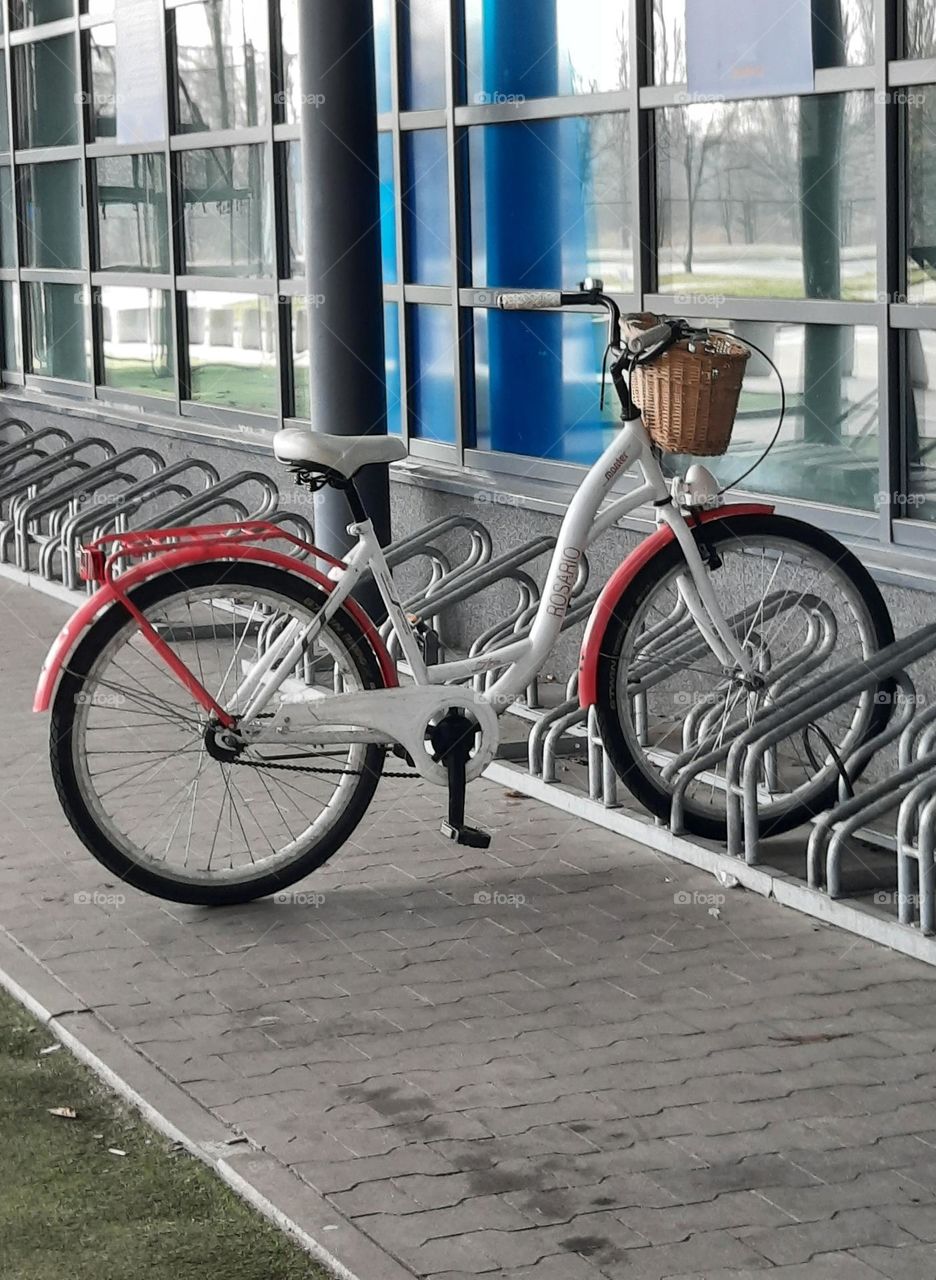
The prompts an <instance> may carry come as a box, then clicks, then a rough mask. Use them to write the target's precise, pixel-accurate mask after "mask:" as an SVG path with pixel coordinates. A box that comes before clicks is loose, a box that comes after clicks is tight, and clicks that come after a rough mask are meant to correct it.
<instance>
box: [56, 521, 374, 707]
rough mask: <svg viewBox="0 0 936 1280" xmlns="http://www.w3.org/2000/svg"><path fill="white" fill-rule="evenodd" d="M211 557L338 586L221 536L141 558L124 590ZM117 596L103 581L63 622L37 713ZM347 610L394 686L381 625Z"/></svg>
mask: <svg viewBox="0 0 936 1280" xmlns="http://www.w3.org/2000/svg"><path fill="white" fill-rule="evenodd" d="M212 560H214V561H220V560H223V561H231V560H248V561H252V562H254V563H258V564H268V565H271V566H273V567H274V568H277V569H285V570H286V571H287V572H288V573H293V574H298V575H299V576H300V577H303V578H308V579H309V580H310V581H311V582H314V583H315V584H316V586H318V587H321V589H322V590H323V591H333V590H334V588H335V584H334V582H332V581H331V580H330V579H329V578H326V577H325V575H324V574H323V573H320V572H319V571H318V569H315V568H314V567H313V566H312V565H311V564H306V563H305V562H304V561H302V560H297V559H296V558H295V557H294V556H289V555H284V554H283V552H281V551H274V550H272V549H271V548H269V547H267V546H263V545H260V546H251V545H250V544H248V543H232V542H230V541H228V542H222V541H220V540H219V541H218V542H214V543H211V542H208V543H202V544H201V545H197V546H196V545H191V546H187V547H179V548H178V549H177V550H174V551H173V550H170V551H166V552H164V553H162V554H160V555H158V556H155V557H154V558H153V559H149V560H142V561H140V563H139V564H136V565H134V566H133V568H132V569H130V570H129V571H128V572H127V573H125V574H122V575H121V577H120V591H121V592H126V591H130V590H131V589H132V588H133V587H136V586H139V585H140V583H142V582H146V581H147V580H148V579H150V578H155V577H156V576H157V575H158V574H161V573H168V572H171V571H172V570H174V569H179V568H181V567H182V566H187V565H191V564H202V563H204V562H205V561H212ZM117 598H118V592H117V590H116V589H115V587H114V585H113V584H111V583H105V585H104V586H102V587H101V588H100V589H99V590H98V591H96V592H95V593H94V595H93V596H89V597H88V599H87V601H86V602H85V603H84V604H82V605H81V606H80V607H79V608H78V609H77V610H76V612H75V613H73V614H72V616H71V617H70V618H69V619H68V621H67V622H66V623H65V626H64V627H63V628H62V630H61V631H60V632H59V634H58V636H57V637H56V639H55V642H54V643H53V645H52V648H51V649H50V650H49V653H48V656H47V657H46V660H45V662H44V663H43V666H42V671H41V673H40V676H39V684H38V686H37V688H36V695H35V698H34V700H33V711H48V709H49V707H50V706H51V704H52V699H53V697H54V696H55V690H56V688H57V687H58V682H59V677H60V676H61V674H62V669H63V667H64V666H65V664H66V663H67V661H68V658H69V656H70V655H71V654H72V653H73V652H74V649H75V647H76V646H77V644H78V642H79V641H80V640H81V637H82V636H83V635H84V633H85V632H86V631H87V630H88V628H89V627H90V626H91V624H92V623H93V622H94V621H95V619H96V618H97V617H99V615H100V614H101V613H103V611H104V610H105V609H107V608H108V607H109V606H110V605H111V604H113V603H114V601H115V600H116V599H117ZM344 608H345V609H347V611H348V613H350V614H351V616H352V617H353V618H354V620H355V622H356V623H357V624H358V626H359V627H360V628H361V630H362V631H363V633H364V635H365V636H366V638H367V641H368V643H369V644H370V646H371V648H372V649H373V651H374V656H375V658H376V659H377V662H378V664H379V666H380V671H381V674H382V676H383V680H384V686H385V687H386V688H388V689H389V688H394V687H395V686H396V685H397V684H399V679H398V677H397V670H396V665H395V664H394V661H393V659H392V658H391V657H390V654H389V653H388V652H387V646H386V645H385V644H384V642H383V640H382V639H381V637H380V634H379V632H378V631H377V628H376V627H375V626H374V624H373V622H372V621H371V619H370V618H369V617H368V615H367V614H366V613H365V612H364V610H363V609H362V608H361V606H360V605H359V604H358V603H357V602H356V601H355V600H353V599H349V600H347V601H346V602H345V604H344Z"/></svg>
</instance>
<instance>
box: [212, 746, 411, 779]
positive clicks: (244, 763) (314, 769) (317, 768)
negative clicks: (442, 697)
mask: <svg viewBox="0 0 936 1280" xmlns="http://www.w3.org/2000/svg"><path fill="white" fill-rule="evenodd" d="M310 754H313V753H311V752H310ZM230 763H231V764H238V765H241V767H242V768H245V769H278V770H280V771H284V770H285V771H286V772H288V773H318V774H323V775H324V774H329V775H336V776H339V777H345V776H347V777H349V778H350V777H357V778H360V777H362V776H363V773H364V770H363V769H337V768H334V769H329V768H326V767H325V766H324V765H305V764H278V763H276V762H275V761H273V760H270V761H266V762H263V763H261V761H259V760H231V761H230ZM380 776H381V777H382V778H418V777H419V776H420V775H419V774H418V773H416V772H415V771H414V772H413V773H396V772H394V773H384V772H383V771H381V774H380Z"/></svg>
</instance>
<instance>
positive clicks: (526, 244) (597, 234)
mask: <svg viewBox="0 0 936 1280" xmlns="http://www.w3.org/2000/svg"><path fill="white" fill-rule="evenodd" d="M629 142H630V134H629V124H628V117H627V116H626V115H622V114H614V115H611V114H609V115H599V116H588V117H582V118H575V117H569V118H567V119H564V120H537V121H530V122H529V123H522V124H521V123H518V124H503V125H484V126H483V127H482V126H478V127H475V128H473V129H471V130H469V144H468V147H469V166H470V173H471V248H472V270H473V279H474V283H475V284H476V285H483V284H487V285H491V286H497V285H511V286H522V287H523V288H527V289H536V288H549V289H556V288H561V287H563V286H565V287H566V288H570V287H572V286H573V285H574V284H575V282H576V281H578V280H581V279H582V278H583V277H584V276H586V275H593V276H598V277H600V278H601V279H603V280H604V282H605V285H606V286H607V287H608V288H609V289H612V290H618V291H621V292H627V291H628V290H630V289H631V288H632V287H633V280H634V272H633V243H632V236H631V229H630V226H631V208H630V200H631V183H630V176H629V175H630V164H629V161H628V148H629Z"/></svg>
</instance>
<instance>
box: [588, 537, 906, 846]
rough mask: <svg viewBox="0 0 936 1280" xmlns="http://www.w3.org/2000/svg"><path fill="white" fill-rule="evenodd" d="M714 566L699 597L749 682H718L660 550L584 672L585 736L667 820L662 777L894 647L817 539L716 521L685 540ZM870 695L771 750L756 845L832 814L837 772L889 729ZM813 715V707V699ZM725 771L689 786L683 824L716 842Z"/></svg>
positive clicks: (672, 564)
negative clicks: (593, 665) (589, 684)
mask: <svg viewBox="0 0 936 1280" xmlns="http://www.w3.org/2000/svg"><path fill="white" fill-rule="evenodd" d="M696 540H697V541H698V542H699V543H700V544H702V543H704V545H705V546H707V547H709V548H710V549H711V550H712V551H713V552H714V553H715V554H714V556H713V558H712V559H711V562H710V564H709V566H708V568H707V572H708V573H709V574H710V575H711V582H712V587H713V590H714V592H715V595H716V596H717V598H718V600H719V603H720V605H721V608H722V611H723V613H724V615H725V618H726V619H727V620H728V622H729V625H730V626H731V628H732V630H733V632H734V634H735V635H736V636H737V638H738V641H739V643H740V644H741V646H742V648H743V649H744V650H745V652H746V653H747V654H748V656H749V657H750V658H751V660H752V663H753V666H754V670H755V673H756V675H755V678H754V680H745V679H743V678H741V677H740V676H739V675H738V673H736V672H733V671H727V670H726V669H725V668H724V666H723V665H722V663H721V662H720V661H719V660H718V659H717V658H716V656H715V654H714V653H713V652H712V650H711V649H710V648H709V646H708V644H707V643H706V642H705V640H704V639H703V637H702V636H701V634H700V632H699V631H698V629H697V628H696V626H695V623H694V622H693V620H692V617H691V615H690V613H689V612H688V610H687V608H686V605H685V603H684V596H683V593H682V591H681V584H684V583H686V581H687V579H688V568H687V565H686V561H685V558H684V556H683V554H682V552H681V551H680V549H679V546H678V544H677V543H675V542H674V543H671V544H670V545H669V546H667V547H666V548H664V550H662V551H661V552H660V553H659V554H658V555H656V556H654V557H653V559H652V560H651V561H650V562H649V563H648V564H647V565H646V566H645V568H644V569H643V570H642V571H641V572H640V573H639V574H638V575H637V577H636V578H635V580H634V581H633V583H632V584H631V586H630V588H629V589H628V591H627V592H626V593H625V595H624V596H623V597H622V599H621V600H620V601H619V603H618V605H617V608H616V610H615V613H614V615H613V617H612V619H611V621H610V623H609V626H608V630H607V632H606V635H605V643H604V644H603V646H602V652H601V657H600V661H599V667H598V707H597V711H598V722H599V726H600V730H601V735H602V740H603V742H604V745H605V749H606V750H607V752H608V755H609V757H610V759H611V762H612V764H613V766H614V769H615V771H616V773H617V774H618V776H619V777H620V778H621V780H622V781H623V782H624V784H625V786H626V787H627V788H628V789H629V790H630V791H631V792H632V794H633V795H635V796H636V797H637V799H638V800H640V801H641V803H642V804H643V805H645V806H646V808H648V809H649V810H650V811H651V813H653V814H655V815H657V816H658V817H660V818H662V819H664V820H667V819H668V818H669V816H670V811H671V804H672V797H673V786H674V782H673V777H674V776H675V775H674V771H675V770H676V769H678V768H684V767H686V766H691V765H692V763H693V761H694V760H695V759H696V758H697V757H699V758H700V759H701V757H702V756H703V755H705V754H707V753H708V752H711V751H712V750H718V749H719V748H723V747H725V746H727V745H728V744H730V742H731V741H733V740H734V738H735V737H736V736H737V734H738V733H740V732H741V731H742V730H743V729H745V728H746V727H747V726H748V725H749V724H750V723H751V721H752V719H753V717H754V716H755V715H756V714H757V713H758V712H762V711H763V710H764V709H765V708H768V707H769V705H770V704H771V703H773V702H776V701H777V700H778V699H779V698H780V697H782V696H783V695H784V693H785V692H789V691H790V690H794V689H795V688H797V687H798V685H800V684H803V683H805V682H806V681H807V680H811V679H816V678H817V677H821V675H822V673H823V672H824V671H825V672H831V671H832V670H833V669H834V668H835V667H838V666H840V665H841V664H843V663H845V662H848V661H850V660H853V659H864V660H867V659H868V658H870V657H871V656H872V655H873V654H874V653H876V652H877V651H879V650H880V649H882V648H884V647H885V646H886V645H888V644H890V643H891V642H892V641H893V638H894V632H893V626H892V624H891V620H890V616H889V614H888V611H887V607H886V605H885V604H884V601H883V599H882V598H881V593H880V592H879V591H878V589H877V587H876V586H875V584H874V582H873V581H872V579H871V577H870V575H869V574H868V573H867V571H866V570H865V569H864V568H863V567H862V565H861V564H860V563H859V562H858V561H857V560H856V559H855V557H854V556H853V555H852V554H851V552H849V551H848V550H847V549H846V548H845V547H843V546H842V545H841V544H840V543H839V542H837V541H836V540H835V539H834V538H832V537H831V536H830V535H829V534H827V533H824V532H823V531H822V530H820V529H815V528H813V527H812V526H811V525H807V524H804V523H802V522H801V521H798V520H790V519H787V518H785V517H782V516H774V515H763V516H726V517H725V518H724V519H721V520H714V521H711V522H710V523H708V524H706V525H705V526H704V529H699V530H696ZM882 692H883V691H882V690H881V689H876V690H875V689H872V690H870V691H868V692H865V693H863V694H859V695H856V696H855V697H854V698H852V699H851V700H850V701H849V702H847V703H846V704H845V705H843V706H841V707H838V708H836V709H835V710H834V711H832V712H830V713H828V714H827V715H823V716H820V717H817V719H816V721H815V723H814V724H813V725H812V726H810V727H808V728H807V729H806V730H805V731H804V732H803V733H799V734H796V735H794V736H792V737H790V738H788V739H786V740H785V741H783V742H782V743H780V744H779V745H778V746H777V748H776V749H774V750H772V751H771V752H770V753H769V754H768V756H767V757H766V760H765V768H764V772H763V776H762V778H761V779H760V785H759V813H760V820H761V824H762V825H761V831H762V832H763V833H764V834H767V835H769V834H778V833H780V832H783V831H788V830H790V829H791V828H793V827H795V826H798V825H800V824H801V823H802V822H805V821H807V820H808V819H809V818H811V817H812V816H814V815H815V814H817V813H820V812H821V811H822V810H823V809H825V808H827V807H828V806H829V805H830V804H832V803H833V802H834V800H835V796H836V792H837V787H838V782H839V777H840V767H841V765H842V763H843V762H845V763H847V761H848V759H849V757H850V756H851V755H852V754H853V753H854V752H855V751H856V750H857V749H858V748H859V747H860V746H861V745H862V744H863V743H865V742H867V741H868V740H869V739H870V738H871V737H872V736H874V735H875V734H877V733H878V732H880V730H881V729H883V728H884V726H885V725H886V723H887V720H888V717H889V715H890V709H891V708H890V701H891V700H890V698H889V697H887V696H886V693H884V696H882ZM817 701H818V696H817ZM726 796H727V791H726V785H725V763H724V761H721V762H719V763H717V764H715V765H712V766H710V767H708V768H706V769H705V770H704V772H701V773H699V774H698V776H696V777H694V778H693V780H692V782H691V783H690V785H689V787H688V790H687V791H686V792H685V796H684V806H685V807H684V823H685V826H686V829H687V830H688V831H690V832H691V833H692V834H694V835H699V836H704V837H708V838H710V839H714V840H724V838H725V835H726V831H727V821H726V808H727V805H726Z"/></svg>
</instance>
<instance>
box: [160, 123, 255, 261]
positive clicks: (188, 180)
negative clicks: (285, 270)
mask: <svg viewBox="0 0 936 1280" xmlns="http://www.w3.org/2000/svg"><path fill="white" fill-rule="evenodd" d="M181 168H182V198H183V201H184V241H185V269H186V271H187V272H189V273H190V274H193V275H209V276H268V275H272V274H273V272H274V267H273V200H272V193H273V184H272V182H271V181H270V175H269V174H268V172H267V150H266V148H265V147H263V146H243V147H212V148H211V150H210V151H183V152H182V153H181Z"/></svg>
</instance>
